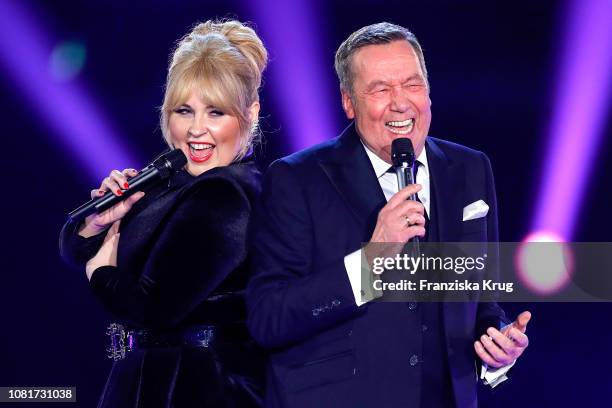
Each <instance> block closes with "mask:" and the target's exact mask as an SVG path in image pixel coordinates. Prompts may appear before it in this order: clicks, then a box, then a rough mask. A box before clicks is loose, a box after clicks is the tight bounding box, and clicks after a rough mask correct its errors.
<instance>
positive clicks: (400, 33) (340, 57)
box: [335, 22, 429, 96]
mask: <svg viewBox="0 0 612 408" xmlns="http://www.w3.org/2000/svg"><path fill="white" fill-rule="evenodd" d="M401 40H405V41H408V42H409V43H410V45H412V48H414V51H415V52H416V54H417V57H418V58H419V64H420V65H421V69H422V70H423V75H425V81H426V82H427V86H428V87H429V82H428V81H427V68H426V67H425V57H424V56H423V49H422V48H421V44H419V41H418V40H417V38H416V37H415V35H414V34H412V32H411V31H410V30H408V29H407V28H404V27H402V26H399V25H396V24H391V23H387V22H383V23H377V24H371V25H368V26H365V27H362V28H360V29H359V30H357V31H355V32H354V33H352V34H351V35H350V36H349V37H348V38H347V39H346V40H344V42H343V43H342V44H340V47H338V51H336V62H335V67H336V74H337V75H338V79H339V80H340V88H341V89H342V90H344V91H346V92H348V93H349V95H351V96H352V95H353V79H354V78H353V71H352V68H351V63H352V57H353V55H354V54H355V52H356V51H357V50H358V49H359V48H361V47H365V46H367V45H380V44H388V43H391V42H393V41H401Z"/></svg>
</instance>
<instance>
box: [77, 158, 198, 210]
mask: <svg viewBox="0 0 612 408" xmlns="http://www.w3.org/2000/svg"><path fill="white" fill-rule="evenodd" d="M185 164H187V158H186V157H185V154H184V153H183V151H182V150H181V149H174V150H171V151H169V152H168V153H164V154H162V155H161V156H159V157H158V158H157V159H155V160H153V163H151V164H149V165H148V166H147V167H145V168H144V169H142V170H141V171H140V172H139V173H138V174H137V175H136V176H135V177H133V178H131V179H129V181H130V182H129V185H130V187H129V188H128V189H125V190H123V189H122V190H121V191H122V192H123V194H122V195H120V196H117V195H115V194H113V192H112V191H107V192H106V194H104V195H103V196H102V197H98V198H94V199H92V200H91V201H88V202H86V203H85V204H83V205H82V206H80V207H79V208H77V209H76V210H73V211H72V212H70V214H68V217H69V218H70V220H71V221H80V220H82V219H83V218H85V217H87V216H89V215H91V214H93V213H98V214H100V213H101V212H102V211H104V210H107V209H109V208H110V207H112V206H113V205H115V204H117V203H119V202H121V201H123V200H125V199H126V198H128V197H129V196H131V195H132V194H134V193H136V192H138V191H145V190H147V189H148V188H150V187H151V186H153V185H155V184H157V183H159V182H161V181H163V180H166V179H167V178H168V177H170V175H171V174H172V173H174V172H175V171H177V170H180V169H181V168H183V167H184V166H185Z"/></svg>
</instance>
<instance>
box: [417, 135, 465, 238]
mask: <svg viewBox="0 0 612 408" xmlns="http://www.w3.org/2000/svg"><path fill="white" fill-rule="evenodd" d="M425 148H426V150H427V161H428V165H429V174H430V179H431V183H432V184H433V186H434V188H433V197H432V201H433V204H434V205H435V206H436V216H437V218H438V219H437V220H436V221H437V224H438V231H439V241H440V242H457V241H459V240H460V238H461V222H462V219H463V202H464V200H463V196H464V194H465V186H464V178H463V173H464V167H463V165H462V164H460V163H456V162H453V161H452V160H450V158H449V157H448V156H447V155H446V154H444V152H443V151H442V150H441V149H440V148H439V147H438V145H437V144H436V142H435V140H433V139H431V138H427V143H426V145H425Z"/></svg>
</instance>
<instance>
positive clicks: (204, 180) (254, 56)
mask: <svg viewBox="0 0 612 408" xmlns="http://www.w3.org/2000/svg"><path fill="white" fill-rule="evenodd" d="M266 63H267V52H266V49H265V48H264V46H263V44H262V42H261V40H260V39H259V38H258V37H257V35H256V34H255V32H254V31H253V30H252V29H251V28H249V27H247V26H245V25H243V24H241V23H239V22H237V21H225V22H213V21H207V22H205V23H202V24H199V25H197V26H196V27H195V28H194V29H193V30H192V31H191V32H190V33H189V34H187V35H186V36H185V37H184V38H183V39H182V40H181V41H180V42H179V44H178V46H177V48H176V50H175V51H174V54H173V56H172V59H171V62H170V66H169V70H168V77H167V83H166V92H165V96H164V102H163V106H162V108H161V120H160V123H161V129H162V132H163V135H164V138H165V139H166V142H167V143H168V145H169V146H170V148H172V149H181V150H182V151H183V153H184V154H185V156H186V157H187V159H188V160H187V165H186V166H185V168H184V170H181V171H178V172H176V173H175V174H174V175H173V176H172V177H171V179H170V181H169V183H168V184H167V185H164V186H160V187H157V188H155V189H153V190H150V191H147V192H146V193H142V192H141V193H136V194H134V195H133V196H131V197H129V198H128V199H126V200H125V201H123V202H122V203H121V204H117V205H116V206H115V207H112V208H110V209H109V210H107V211H105V212H104V213H102V214H99V215H93V216H90V217H89V218H87V219H86V220H85V222H83V223H68V224H66V225H65V226H64V229H63V230H62V233H61V237H60V251H61V252H62V255H63V257H64V258H65V259H67V260H68V261H70V262H72V263H77V264H80V265H83V264H85V265H86V273H87V277H88V278H89V279H90V286H91V288H92V289H93V292H94V293H95V295H96V296H97V297H98V298H99V299H100V300H101V301H102V302H103V303H104V305H105V306H106V307H107V308H108V309H109V310H110V311H111V312H112V313H114V315H115V316H116V317H118V318H119V319H121V320H122V321H123V322H125V325H118V324H113V325H111V327H110V328H109V333H108V334H109V336H110V341H111V345H112V347H111V349H110V351H109V353H110V357H111V358H113V359H115V360H116V361H115V363H114V365H113V368H112V370H111V373H110V375H109V378H108V381H107V383H106V386H105V388H104V392H103V395H102V397H101V400H100V403H99V406H100V407H112V408H117V407H128V406H129V407H136V406H138V407H157V406H160V407H161V406H163V407H166V406H172V407H185V406H189V407H226V406H227V407H230V406H231V407H248V406H259V405H261V395H262V386H261V385H262V384H261V381H262V379H263V372H262V371H263V367H264V365H263V364H264V363H263V359H262V357H261V354H260V353H259V352H258V351H257V349H256V348H255V346H254V345H253V342H252V341H251V340H250V338H249V336H248V334H247V330H246V328H245V324H244V320H245V307H244V301H243V290H244V288H245V285H246V280H247V270H246V261H247V255H248V254H247V245H246V238H247V235H248V228H249V216H250V212H251V205H252V202H253V200H254V198H255V197H256V195H257V194H258V191H259V183H260V173H259V172H258V171H257V170H256V168H255V165H254V164H253V163H250V162H248V161H246V160H244V158H245V156H246V155H247V154H248V152H249V151H250V148H251V145H252V142H253V136H254V135H255V134H256V129H257V118H258V113H259V97H258V89H259V87H260V85H261V74H262V71H263V69H264V67H265V65H266ZM136 174H137V172H136V171H135V170H133V169H126V170H124V171H123V172H119V171H116V170H114V171H113V172H111V174H110V175H109V177H107V178H105V179H104V181H103V182H102V185H101V186H100V188H99V189H97V190H93V191H92V194H91V195H92V198H95V197H96V196H102V195H103V194H105V192H106V191H107V190H111V191H113V192H114V193H115V194H119V195H120V194H121V190H122V189H124V188H127V187H128V186H129V182H130V177H133V176H135V175H136Z"/></svg>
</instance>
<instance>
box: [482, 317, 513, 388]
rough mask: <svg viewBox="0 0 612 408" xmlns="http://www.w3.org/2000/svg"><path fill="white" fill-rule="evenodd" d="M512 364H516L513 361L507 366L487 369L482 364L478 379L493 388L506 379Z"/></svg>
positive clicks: (487, 367) (484, 364)
mask: <svg viewBox="0 0 612 408" xmlns="http://www.w3.org/2000/svg"><path fill="white" fill-rule="evenodd" d="M510 324H512V323H510ZM510 324H507V325H505V326H504V327H502V328H501V331H503V330H504V329H505V328H506V327H508V326H510ZM514 364H516V360H514V361H513V362H512V363H511V364H508V365H507V366H503V367H499V368H489V366H488V365H487V364H486V363H482V370H480V379H481V380H482V382H483V383H485V384H486V385H490V386H491V388H495V387H497V386H498V385H499V384H501V383H503V382H504V381H506V380H507V379H508V376H506V373H507V372H508V370H510V369H511V368H512V366H513V365H514Z"/></svg>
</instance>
